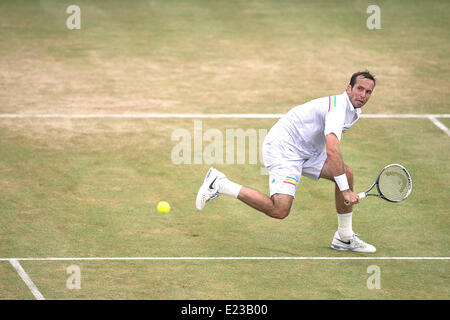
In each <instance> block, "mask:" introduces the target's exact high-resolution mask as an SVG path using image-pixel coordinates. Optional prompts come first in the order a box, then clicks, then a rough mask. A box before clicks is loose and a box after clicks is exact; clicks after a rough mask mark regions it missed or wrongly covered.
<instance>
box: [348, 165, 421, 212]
mask: <svg viewBox="0 0 450 320" xmlns="http://www.w3.org/2000/svg"><path fill="white" fill-rule="evenodd" d="M375 186H377V191H378V193H369V192H370V190H372V189H373V187H375ZM411 190H412V179H411V175H410V174H409V172H408V170H406V168H405V167H403V166H402V165H399V164H396V163H394V164H389V165H387V166H386V167H384V168H383V169H382V170H381V171H380V173H379V174H378V177H377V179H376V180H375V182H374V183H373V184H372V186H371V187H370V188H369V189H367V190H366V191H364V192H361V193H358V196H359V199H363V198H365V197H367V196H375V197H379V198H381V199H384V200H387V201H389V202H400V201H403V200H405V199H406V198H408V196H409V194H410V193H411ZM344 202H345V204H346V205H348V204H349V201H347V200H345V201H344Z"/></svg>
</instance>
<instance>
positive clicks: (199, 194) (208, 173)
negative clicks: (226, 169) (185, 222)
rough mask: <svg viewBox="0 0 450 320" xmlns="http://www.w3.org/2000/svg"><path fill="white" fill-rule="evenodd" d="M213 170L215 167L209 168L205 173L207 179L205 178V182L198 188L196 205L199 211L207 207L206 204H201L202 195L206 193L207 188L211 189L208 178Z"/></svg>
mask: <svg viewBox="0 0 450 320" xmlns="http://www.w3.org/2000/svg"><path fill="white" fill-rule="evenodd" d="M213 170H214V169H213V168H209V170H208V172H207V173H206V175H205V179H203V184H202V185H201V187H200V189H198V192H197V198H196V199H195V207H196V208H197V210H198V211H201V210H203V208H204V207H205V205H203V206H201V196H202V194H203V193H205V191H206V190H208V189H209V186H208V183H209V181H208V178H209V176H210V174H211V172H212V171H213ZM199 204H200V207H201V208H199ZM205 204H206V202H205Z"/></svg>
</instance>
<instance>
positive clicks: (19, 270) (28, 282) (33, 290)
mask: <svg viewBox="0 0 450 320" xmlns="http://www.w3.org/2000/svg"><path fill="white" fill-rule="evenodd" d="M9 262H10V263H11V265H12V266H13V267H14V269H16V271H17V273H18V274H19V276H20V277H21V278H22V280H23V282H25V284H26V285H27V286H28V288H29V289H30V291H31V293H32V294H33V296H34V297H35V298H36V300H45V298H44V296H43V295H42V293H40V291H39V289H38V288H37V287H36V285H35V284H34V282H33V280H31V278H30V277H29V276H28V274H27V273H26V272H25V270H24V269H23V268H22V266H21V265H20V263H19V261H18V260H17V259H9Z"/></svg>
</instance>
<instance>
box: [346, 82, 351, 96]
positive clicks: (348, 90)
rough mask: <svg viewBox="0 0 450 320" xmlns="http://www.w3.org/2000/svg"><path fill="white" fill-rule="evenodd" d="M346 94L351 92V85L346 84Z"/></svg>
mask: <svg viewBox="0 0 450 320" xmlns="http://www.w3.org/2000/svg"><path fill="white" fill-rule="evenodd" d="M346 91H347V94H350V92H352V86H351V85H350V84H349V85H348V86H347V90H346Z"/></svg>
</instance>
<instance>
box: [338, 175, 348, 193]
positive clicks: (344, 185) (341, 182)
mask: <svg viewBox="0 0 450 320" xmlns="http://www.w3.org/2000/svg"><path fill="white" fill-rule="evenodd" d="M334 181H336V184H337V186H338V187H339V190H341V191H344V190H348V189H350V187H349V185H348V180H347V175H346V174H345V173H344V174H341V175H340V176H337V177H334Z"/></svg>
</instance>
